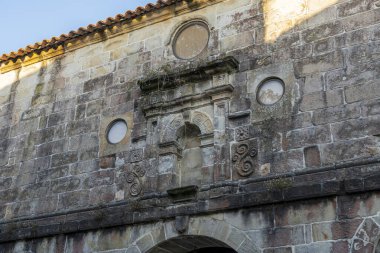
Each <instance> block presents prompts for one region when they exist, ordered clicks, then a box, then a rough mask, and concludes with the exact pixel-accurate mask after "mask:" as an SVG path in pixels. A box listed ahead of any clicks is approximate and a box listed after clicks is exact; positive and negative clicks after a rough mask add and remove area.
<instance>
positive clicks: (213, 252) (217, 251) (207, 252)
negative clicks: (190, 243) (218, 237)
mask: <svg viewBox="0 0 380 253" xmlns="http://www.w3.org/2000/svg"><path fill="white" fill-rule="evenodd" d="M235 252H236V251H235V250H233V249H228V248H219V247H213V248H203V249H197V250H194V251H191V252H190V253H235Z"/></svg>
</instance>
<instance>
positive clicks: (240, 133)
mask: <svg viewBox="0 0 380 253" xmlns="http://www.w3.org/2000/svg"><path fill="white" fill-rule="evenodd" d="M235 139H236V140H237V141H244V140H247V139H249V127H248V126H243V127H239V128H237V129H236V131H235Z"/></svg>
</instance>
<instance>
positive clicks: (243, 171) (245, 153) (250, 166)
mask: <svg viewBox="0 0 380 253" xmlns="http://www.w3.org/2000/svg"><path fill="white" fill-rule="evenodd" d="M256 156H257V149H256V148H253V147H251V145H249V143H248V142H245V143H239V144H237V145H235V150H234V152H233V155H232V163H233V168H234V169H235V170H236V171H237V173H238V174H239V175H240V176H242V177H248V176H250V175H251V174H252V173H253V172H254V171H255V168H254V158H255V157H256Z"/></svg>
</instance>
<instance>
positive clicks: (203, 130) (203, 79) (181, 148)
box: [139, 57, 238, 191]
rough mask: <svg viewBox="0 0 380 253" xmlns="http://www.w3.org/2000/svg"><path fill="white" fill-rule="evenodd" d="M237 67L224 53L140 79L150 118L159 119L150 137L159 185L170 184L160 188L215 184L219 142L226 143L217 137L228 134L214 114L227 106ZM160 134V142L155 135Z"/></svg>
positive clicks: (143, 99) (146, 113)
mask: <svg viewBox="0 0 380 253" xmlns="http://www.w3.org/2000/svg"><path fill="white" fill-rule="evenodd" d="M190 64H194V63H190ZM237 69H238V62H237V61H236V59H235V58H233V57H226V58H222V59H217V60H214V61H211V62H206V63H205V62H202V63H197V64H196V65H189V66H187V67H186V68H176V69H161V70H160V71H157V72H156V73H154V74H152V75H151V76H149V77H147V78H145V79H144V80H140V81H139V85H140V88H141V90H142V99H141V102H142V103H141V105H142V110H143V112H144V114H145V117H146V118H147V119H148V120H147V122H156V123H155V124H157V128H158V129H159V130H158V131H156V132H153V131H152V132H151V133H148V136H147V141H148V142H149V143H151V144H153V145H154V144H156V145H157V146H158V153H159V157H158V161H159V162H158V168H157V174H158V187H166V189H164V188H160V189H158V190H159V191H166V190H167V189H170V188H178V187H186V186H189V185H201V184H206V183H212V182H213V180H214V175H215V174H218V175H219V174H221V173H220V172H219V173H218V172H215V171H214V170H215V168H214V167H216V166H215V163H216V162H215V161H214V160H215V157H219V156H220V155H218V154H217V152H219V150H220V149H216V148H215V145H216V144H217V145H224V144H225V142H226V140H225V139H223V138H222V137H219V136H224V134H223V133H224V131H225V123H223V122H225V121H226V119H225V118H224V117H225V116H224V114H223V115H218V113H215V112H218V110H219V109H218V108H222V107H223V108H227V107H228V101H229V100H230V97H231V93H232V91H233V86H232V85H231V80H232V74H233V72H235V71H236V70H237ZM214 132H216V133H217V134H215V135H214ZM157 133H159V135H160V138H159V140H157V137H155V136H153V135H154V134H157ZM150 135H152V136H150ZM156 141H157V143H155V142H156ZM219 167H220V166H219ZM227 174H228V173H227Z"/></svg>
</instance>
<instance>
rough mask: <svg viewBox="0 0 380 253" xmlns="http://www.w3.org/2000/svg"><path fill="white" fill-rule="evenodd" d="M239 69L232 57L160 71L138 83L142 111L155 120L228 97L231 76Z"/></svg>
mask: <svg viewBox="0 0 380 253" xmlns="http://www.w3.org/2000/svg"><path fill="white" fill-rule="evenodd" d="M238 67H239V63H238V61H237V60H236V59H235V58H234V57H231V56H229V57H225V58H222V59H217V60H214V61H211V62H206V63H204V62H202V63H198V65H196V66H188V67H187V68H180V69H178V68H175V69H166V70H164V71H159V72H158V73H155V74H154V75H150V76H148V77H147V78H145V79H142V80H140V81H139V82H138V83H139V85H140V88H141V90H142V100H141V102H142V103H141V104H142V109H143V111H144V113H145V115H146V116H147V117H151V116H156V115H160V114H167V113H175V112H179V111H183V110H184V108H185V109H190V108H192V107H199V106H202V105H206V104H210V102H212V101H213V100H217V99H221V98H223V97H228V96H229V94H231V92H232V91H233V86H232V85H231V83H230V79H231V78H230V75H231V74H232V73H233V72H235V71H237V70H238Z"/></svg>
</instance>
